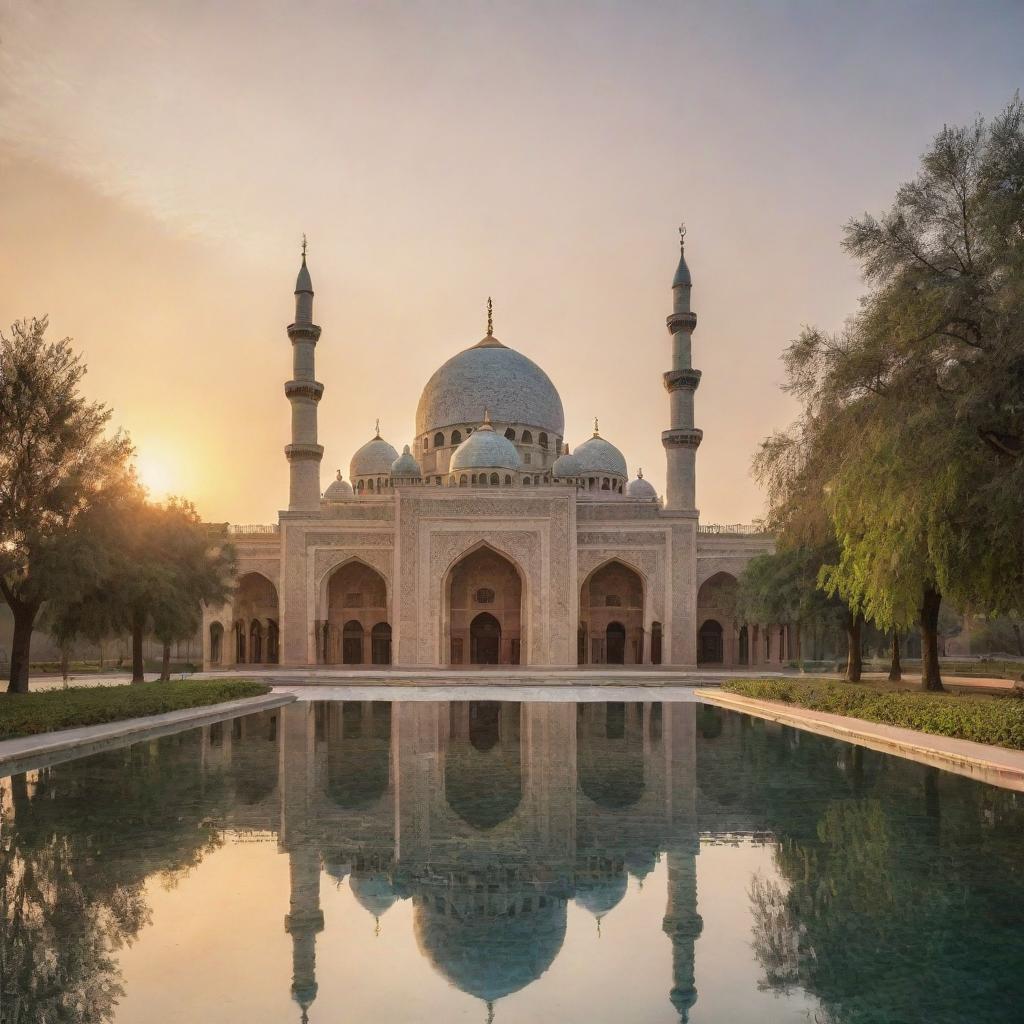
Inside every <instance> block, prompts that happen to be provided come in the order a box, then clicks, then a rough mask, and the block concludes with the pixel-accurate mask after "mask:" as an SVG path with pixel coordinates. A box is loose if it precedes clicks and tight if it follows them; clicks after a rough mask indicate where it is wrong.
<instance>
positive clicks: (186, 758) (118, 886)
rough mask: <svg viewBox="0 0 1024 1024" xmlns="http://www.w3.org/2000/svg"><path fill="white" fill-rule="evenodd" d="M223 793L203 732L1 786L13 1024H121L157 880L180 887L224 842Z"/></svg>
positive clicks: (5, 967) (9, 1018)
mask: <svg viewBox="0 0 1024 1024" xmlns="http://www.w3.org/2000/svg"><path fill="white" fill-rule="evenodd" d="M217 790H218V787H217V786H216V784H215V783H214V782H213V780H211V779H208V778H207V779H204V778H203V776H202V774H201V770H200V757H199V739H198V735H197V734H194V733H190V734H184V735H181V736H173V737H168V738H166V739H163V740H159V741H153V742H151V743H145V744H138V745H136V746H135V747H131V748H126V749H123V750H118V751H112V752H109V753H104V754H98V755H95V756H94V757H91V758H88V759H86V760H83V761H78V762H71V763H68V764H63V765H57V766H54V767H50V768H46V769H42V770H40V771H39V772H38V773H33V774H32V775H29V776H26V775H25V774H21V775H16V776H12V777H11V778H9V779H4V780H0V793H2V795H3V813H2V823H0V827H2V842H0V898H2V901H3V905H2V909H0V915H2V916H0V1000H2V1001H0V1021H2V1022H3V1024H15V1022H17V1024H25V1022H29V1021H31V1022H33V1024H56V1022H61V1024H92V1022H100V1021H110V1020H112V1019H113V1017H114V1012H115V1009H116V1007H117V1003H118V1000H119V999H120V997H121V996H122V995H123V989H122V986H121V977H120V971H119V968H118V964H117V958H116V952H117V950H118V949H120V948H121V947H122V946H124V945H125V944H130V943H131V942H132V941H133V940H134V939H135V937H136V936H137V935H138V933H139V931H140V929H141V928H142V927H143V926H144V925H145V924H147V923H148V921H149V907H148V906H147V904H146V901H145V891H144V884H145V881H146V879H147V878H148V877H149V876H151V875H153V874H161V875H163V876H164V882H165V884H173V883H174V882H175V880H176V879H177V878H178V877H180V874H181V873H182V872H184V871H187V870H188V869H189V868H190V867H192V866H194V865H196V864H198V863H199V861H200V860H201V859H202V857H203V855H204V854H205V853H206V852H207V851H208V850H210V849H211V848H212V847H214V846H215V845H216V844H217V843H218V837H217V834H216V832H215V830H214V828H213V826H212V825H210V824H209V823H208V822H207V821H206V820H205V819H206V817H207V815H209V814H210V813H211V808H212V806H213V803H214V801H215V799H216V796H217ZM115 837H116V838H115Z"/></svg>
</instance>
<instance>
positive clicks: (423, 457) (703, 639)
mask: <svg viewBox="0 0 1024 1024" xmlns="http://www.w3.org/2000/svg"><path fill="white" fill-rule="evenodd" d="M684 241H685V232H684V231H681V232H680V252H679V262H678V265H677V267H676V271H675V276H674V278H673V280H672V312H671V313H670V314H669V316H668V319H667V326H668V334H669V338H670V349H669V353H668V357H669V369H668V371H667V372H665V373H664V374H663V382H662V383H663V386H664V387H665V389H666V390H667V392H668V397H669V422H668V429H666V430H665V431H663V433H662V444H663V446H664V448H665V455H666V461H667V486H666V493H665V495H664V497H663V498H662V497H659V495H658V494H657V493H656V492H655V489H654V488H653V487H652V486H651V484H650V483H649V482H648V481H647V480H645V479H644V478H643V475H642V473H641V472H640V471H637V473H636V476H635V477H633V478H632V479H631V478H630V473H629V470H628V466H627V461H626V458H625V456H624V455H623V453H622V452H621V451H620V450H619V449H618V448H617V447H616V446H615V445H614V444H613V443H612V442H611V441H610V440H609V439H607V438H605V437H603V436H602V435H601V433H600V431H599V429H598V422H597V421H595V423H594V429H593V434H592V436H591V437H588V438H587V439H586V440H584V441H582V442H581V443H579V444H576V445H575V446H574V447H570V445H569V444H568V443H567V442H566V436H567V433H566V424H565V417H564V413H563V409H562V400H561V398H560V397H559V394H558V390H557V389H556V388H555V385H554V384H553V383H552V381H551V379H550V378H549V377H548V375H547V374H546V373H545V372H544V371H543V370H542V369H541V368H540V366H538V365H537V363H535V362H534V361H533V360H532V359H530V358H528V357H527V356H526V355H523V354H522V353H520V352H518V351H517V350H516V349H514V348H511V347H509V346H507V345H505V344H504V343H502V342H501V341H499V340H498V338H497V337H496V336H495V334H494V329H493V323H492V319H491V315H490V303H488V324H487V333H486V334H485V336H484V337H483V338H482V339H481V340H480V341H479V342H477V343H476V344H475V345H472V346H470V347H469V348H466V349H463V350H462V351H461V352H458V353H456V354H455V355H453V356H452V357H451V358H450V359H448V360H447V361H446V362H445V363H444V364H443V365H442V366H441V367H440V368H439V369H438V370H437V371H436V372H435V373H434V374H433V376H432V377H431V378H430V379H429V380H428V381H427V383H426V386H425V387H424V389H423V393H422V394H421V396H420V400H419V405H418V406H417V409H416V419H415V437H414V438H413V440H412V442H411V443H410V444H406V445H404V446H403V449H402V451H401V453H399V452H398V450H397V449H396V448H395V447H394V446H393V445H392V444H390V443H389V442H388V441H387V440H385V439H384V438H383V437H382V436H381V435H380V431H379V429H378V430H377V432H376V434H375V436H373V437H372V438H370V439H369V440H368V441H367V442H366V443H365V444H364V445H363V446H362V447H361V448H360V449H359V450H358V451H357V452H356V453H355V454H354V455H353V456H352V459H351V462H350V463H349V467H348V479H347V480H345V479H343V478H342V474H341V472H340V471H339V472H338V475H337V479H335V480H334V481H332V482H331V483H330V485H329V486H328V487H327V488H326V490H323V491H321V477H320V463H321V461H322V458H323V454H324V448H323V446H322V445H321V444H320V438H319V436H318V431H317V407H318V403H319V401H320V398H321V396H322V394H323V390H324V385H323V384H322V383H320V382H319V381H318V380H317V379H316V370H315V355H316V346H317V342H318V341H319V339H320V327H319V326H318V325H317V324H316V323H314V320H313V284H312V279H311V276H310V272H309V268H308V267H307V265H306V254H305V245H304V246H303V254H302V264H301V267H300V270H299V274H298V279H297V281H296V284H295V320H294V322H293V323H292V324H291V325H289V327H288V329H287V333H288V338H289V340H290V343H291V349H292V361H293V370H292V378H291V379H290V380H288V381H287V382H286V383H285V386H284V391H285V395H286V397H287V399H288V401H289V403H290V405H291V443H290V444H288V445H287V446H286V447H285V457H286V458H287V460H288V465H289V472H290V488H289V496H288V508H287V509H286V510H284V511H282V512H281V513H280V514H279V521H278V523H277V524H275V525H271V526H230V527H228V528H227V533H228V537H229V539H230V540H231V542H232V543H233V544H234V546H235V548H236V551H237V555H238V581H237V587H236V589H235V591H234V593H233V595H232V598H231V599H230V600H229V601H228V602H227V603H226V604H225V605H223V606H221V607H210V608H205V609H204V621H203V655H204V667H205V668H207V669H211V668H217V667H230V666H234V665H238V664H263V663H270V664H282V665H288V666H315V665H343V666H358V665H389V664H395V665H399V666H403V667H409V668H412V667H416V666H420V667H425V666H452V667H458V666H471V665H488V664H500V665H521V666H550V667H563V668H564V667H567V666H575V665H671V666H680V667H687V666H693V665H696V664H698V663H701V664H717V665H722V666H723V667H730V666H733V665H759V664H762V665H763V664H770V663H777V662H782V661H785V660H787V659H788V658H789V657H791V653H790V651H789V643H790V629H789V627H788V626H787V625H786V624H772V623H746V622H739V621H737V618H736V613H735V597H736V595H735V588H736V579H737V577H738V575H739V573H740V572H741V571H742V569H743V567H744V565H745V564H746V563H747V561H748V560H749V559H750V558H751V557H753V556H754V555H755V554H757V553H760V552H764V551H768V550H771V538H770V537H767V536H766V535H764V534H763V533H759V532H757V531H755V530H753V529H752V528H749V527H747V528H743V527H717V526H707V525H703V524H701V523H700V521H699V514H698V511H697V508H696V502H695V485H696V456H697V449H698V447H699V445H700V442H701V438H702V432H701V431H700V430H699V429H697V428H696V427H695V426H694V394H695V392H696V390H697V386H698V384H699V383H700V379H701V373H700V370H697V369H694V367H693V365H692V359H691V354H692V344H691V343H692V337H693V332H694V329H695V327H696V325H697V317H696V315H695V314H694V312H693V310H692V308H691V302H690V296H691V288H692V280H691V276H690V270H689V267H688V266H687V262H686V257H685V252H684ZM652 383H653V382H652ZM652 390H653V389H652Z"/></svg>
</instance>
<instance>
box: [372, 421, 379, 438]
mask: <svg viewBox="0 0 1024 1024" xmlns="http://www.w3.org/2000/svg"><path fill="white" fill-rule="evenodd" d="M373 433H374V437H380V417H379V416H378V417H377V422H376V423H375V424H374V426H373Z"/></svg>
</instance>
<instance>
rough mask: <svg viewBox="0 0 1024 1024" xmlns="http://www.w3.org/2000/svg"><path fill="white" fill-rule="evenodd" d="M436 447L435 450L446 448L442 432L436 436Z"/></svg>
mask: <svg viewBox="0 0 1024 1024" xmlns="http://www.w3.org/2000/svg"><path fill="white" fill-rule="evenodd" d="M434 447H435V448H443V447H444V434H442V433H441V431H440V430H439V431H438V432H437V433H436V434H435V435H434Z"/></svg>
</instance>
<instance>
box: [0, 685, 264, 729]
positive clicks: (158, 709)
mask: <svg viewBox="0 0 1024 1024" xmlns="http://www.w3.org/2000/svg"><path fill="white" fill-rule="evenodd" d="M269 692H270V687H269V686H266V685H265V684H263V683H257V682H254V681H253V680H251V679H209V680H203V679H191V680H188V681H186V682H170V683H159V682H153V683H136V684H135V685H130V684H128V685H124V686H72V687H69V688H68V689H66V690H40V691H39V692H38V693H24V694H6V693H5V694H0V739H11V738H12V737H15V736H33V735H35V734H37V733H41V732H53V731H54V730H56V729H72V728H75V727H76V726H80V725H99V724H101V723H103V722H119V721H121V720H122V719H125V718H141V717H142V716H144V715H159V714H162V713H163V712H165V711H178V710H180V709H181V708H195V707H205V706H207V705H209V704H220V703H221V702H223V701H226V700H237V699H238V698H240V697H258V696H261V695H262V694H265V693H269Z"/></svg>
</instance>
